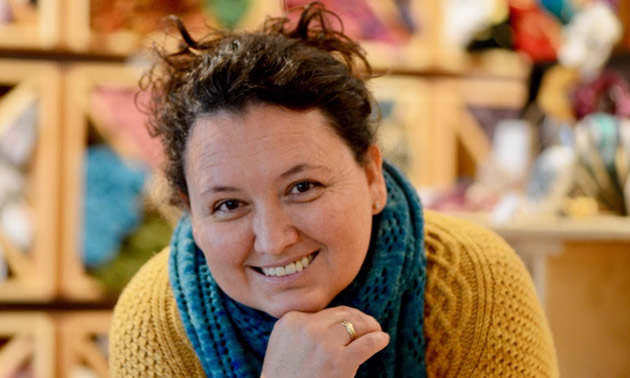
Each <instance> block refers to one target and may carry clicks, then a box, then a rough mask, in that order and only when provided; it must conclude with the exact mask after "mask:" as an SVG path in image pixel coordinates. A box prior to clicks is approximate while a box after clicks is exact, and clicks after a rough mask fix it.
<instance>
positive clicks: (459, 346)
mask: <svg viewBox="0 0 630 378" xmlns="http://www.w3.org/2000/svg"><path fill="white" fill-rule="evenodd" d="M425 217H426V219H427V222H426V226H425V238H426V239H425V246H426V253H427V271H428V272H429V273H428V277H427V286H426V291H425V319H424V326H425V335H426V339H427V347H426V348H427V350H426V352H427V353H426V361H427V370H428V373H429V376H434V377H556V376H558V370H557V361H556V359H555V350H554V348H553V342H552V339H551V333H550V331H549V327H548V324H547V321H546V319H545V316H544V314H543V312H542V309H541V307H540V305H539V303H538V299H537V298H536V294H535V291H534V287H533V284H532V282H531V279H530V277H529V275H528V273H527V271H526V269H525V266H524V265H523V263H522V262H521V260H520V259H519V258H518V256H516V254H515V253H514V252H513V251H512V249H511V248H510V247H509V246H508V245H507V244H506V243H505V242H504V241H503V240H502V239H501V238H500V237H498V236H497V235H496V234H494V233H492V232H490V231H488V230H485V229H483V228H482V227H479V226H476V225H474V224H471V223H468V222H465V221H462V220H457V219H454V218H450V217H446V216H443V215H440V214H437V213H433V212H429V211H427V212H425ZM429 219H430V220H431V221H428V220H429Z"/></svg>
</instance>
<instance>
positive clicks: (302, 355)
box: [261, 306, 389, 378]
mask: <svg viewBox="0 0 630 378" xmlns="http://www.w3.org/2000/svg"><path fill="white" fill-rule="evenodd" d="M344 320H346V321H348V322H350V323H352V325H353V326H354V329H355V331H356V334H357V337H356V339H355V340H354V341H352V339H351V337H350V334H349V333H348V331H347V330H346V328H345V327H344V326H343V325H342V324H341V322H342V321H344ZM387 344H389V335H388V334H387V333H385V332H383V331H382V330H381V325H380V324H378V322H377V321H376V319H374V318H373V317H371V316H369V315H367V314H364V313H362V312H361V311H359V310H357V309H355V308H351V307H346V306H339V307H333V308H327V309H325V310H322V311H319V312H316V313H305V312H297V311H292V312H288V313H286V314H285V315H284V316H283V317H281V318H280V319H279V320H278V321H277V322H276V324H275V326H274V327H273V330H272V332H271V336H270V338H269V344H268V345H267V351H266V353H265V360H264V362H263V369H262V375H261V377H264V378H280V377H331V378H332V377H344V378H346V377H354V376H355V374H356V372H357V370H358V368H359V365H361V364H362V363H364V362H365V361H367V360H368V359H369V358H370V357H372V356H373V355H374V354H376V353H377V352H378V351H380V350H382V349H384V348H385V347H386V346H387Z"/></svg>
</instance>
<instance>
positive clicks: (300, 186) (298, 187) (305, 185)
mask: <svg viewBox="0 0 630 378" xmlns="http://www.w3.org/2000/svg"><path fill="white" fill-rule="evenodd" d="M313 187H315V183H314V182H310V181H304V182H298V183H297V184H295V185H293V187H292V188H291V192H298V193H306V192H308V191H309V190H311V189H313Z"/></svg>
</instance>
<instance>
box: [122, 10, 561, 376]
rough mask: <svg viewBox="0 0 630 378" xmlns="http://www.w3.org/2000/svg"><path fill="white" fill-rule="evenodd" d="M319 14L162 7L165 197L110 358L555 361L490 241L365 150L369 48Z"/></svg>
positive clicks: (312, 372)
mask: <svg viewBox="0 0 630 378" xmlns="http://www.w3.org/2000/svg"><path fill="white" fill-rule="evenodd" d="M328 13H329V12H327V11H326V10H325V9H323V8H322V7H321V6H319V5H318V4H314V5H312V6H310V7H307V8H306V9H305V10H304V11H303V13H302V14H301V16H300V19H299V21H298V22H297V24H296V26H295V27H290V26H289V23H288V22H286V20H285V19H271V20H269V21H268V22H267V23H266V25H265V27H264V28H263V30H262V31H260V32H254V33H244V34H218V33H217V34H212V35H210V36H208V37H206V38H205V39H202V40H201V41H199V42H197V41H194V40H193V39H192V38H191V37H190V36H189V35H188V34H187V32H186V31H185V29H184V28H183V26H181V25H180V31H181V33H182V36H183V40H184V42H185V44H184V47H183V48H182V49H181V50H180V51H179V52H177V53H174V54H170V55H168V54H163V55H162V57H163V63H164V64H163V65H162V66H161V68H162V69H163V71H162V72H161V73H160V76H158V75H153V76H150V77H149V84H150V85H149V86H150V88H151V89H152V91H153V93H154V94H156V97H155V98H154V101H153V104H152V108H151V110H152V113H151V114H152V122H151V125H150V126H151V131H152V133H153V134H154V135H156V136H159V137H160V138H161V140H162V142H163V144H164V147H165V150H166V152H167V156H168V166H167V169H166V173H167V176H168V179H169V182H170V184H171V186H172V189H173V192H174V198H173V200H174V201H176V202H177V203H179V204H180V205H181V206H182V208H183V209H184V210H185V212H184V213H185V215H184V216H183V217H182V219H181V220H180V222H179V224H178V226H177V228H176V230H175V232H174V234H173V236H172V242H171V246H170V250H169V251H163V252H162V253H160V254H158V255H157V256H156V257H154V258H153V259H152V260H151V261H150V262H148V263H147V264H146V265H145V267H144V268H143V269H142V270H141V271H140V272H139V273H138V274H137V275H136V277H135V278H134V280H133V281H132V282H131V283H130V284H129V286H128V287H127V288H126V290H125V292H124V293H123V295H122V296H121V298H120V300H119V303H118V304H117V307H116V310H115V315H114V320H113V323H112V328H111V340H110V345H111V347H110V366H111V371H112V374H113V376H115V377H116V376H121V377H122V376H124V377H129V376H161V377H164V376H186V377H188V376H204V375H206V376H213V377H223V376H238V377H250V376H265V377H311V376H312V377H351V376H355V375H359V376H388V377H394V376H396V377H401V376H409V377H422V376H427V375H428V376H455V375H458V376H459V375H461V376H473V375H474V376H493V375H495V376H505V375H512V376H536V377H540V376H555V375H557V368H556V361H555V356H554V351H553V345H552V341H551V337H550V334H549V329H548V326H547V324H546V322H545V319H544V316H543V313H542V311H541V309H540V306H539V305H538V303H537V301H536V298H535V294H534V291H533V287H532V284H531V282H530V280H529V278H528V276H527V272H526V271H525V269H524V267H523V265H522V264H521V263H520V261H519V260H518V258H517V257H516V256H515V255H514V253H513V252H512V251H511V250H510V248H509V247H508V246H507V245H506V244H505V243H504V242H503V241H502V240H500V239H499V238H498V237H496V236H495V235H493V234H491V233H490V232H488V231H485V230H482V229H480V228H478V227H475V226H473V225H470V224H467V223H464V222H461V221H458V220H454V219H450V218H447V217H444V216H440V215H437V214H434V213H429V212H423V211H422V209H421V206H420V202H419V200H418V198H417V196H416V194H415V191H414V189H413V188H412V187H411V185H410V184H409V183H408V182H407V180H406V179H405V178H404V177H403V176H402V175H401V174H400V173H399V172H398V171H397V170H396V169H395V168H394V167H392V166H390V165H389V164H387V163H384V162H383V161H382V157H381V152H380V150H379V148H378V147H377V146H376V145H375V137H374V132H373V127H371V125H370V124H369V123H370V119H371V118H370V114H371V113H372V101H371V97H370V94H369V92H368V90H367V89H366V87H365V82H364V79H365V78H367V77H368V76H369V75H370V67H369V64H368V63H367V61H366V60H365V58H364V56H363V54H362V52H361V50H360V48H359V47H358V45H356V44H355V43H354V42H353V41H351V40H349V39H348V38H347V37H345V36H344V35H343V34H342V33H341V32H338V31H334V30H332V29H331V28H330V27H329V24H328V22H327V21H326V17H327V16H329V14H328ZM358 63H361V64H362V65H363V66H364V67H362V68H363V71H361V70H359V69H358V68H357V65H358ZM360 72H364V73H365V76H361V73H360Z"/></svg>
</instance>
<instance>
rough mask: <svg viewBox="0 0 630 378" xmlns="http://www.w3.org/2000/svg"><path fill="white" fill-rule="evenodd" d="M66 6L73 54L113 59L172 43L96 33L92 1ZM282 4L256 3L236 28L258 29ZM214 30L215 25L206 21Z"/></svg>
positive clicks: (70, 0) (69, 0) (68, 1)
mask: <svg viewBox="0 0 630 378" xmlns="http://www.w3.org/2000/svg"><path fill="white" fill-rule="evenodd" d="M61 1H62V2H63V4H64V6H63V17H64V19H65V22H64V27H65V30H64V44H65V45H66V46H67V47H68V48H69V49H70V50H72V51H78V52H91V53H101V54H113V55H128V54H132V53H135V52H137V51H138V50H140V49H141V48H142V47H143V44H145V42H146V41H156V42H158V43H163V42H164V43H168V42H172V41H170V40H167V38H166V36H165V35H164V34H163V33H160V32H156V33H152V34H149V35H148V36H144V35H140V34H139V33H136V32H134V31H130V30H120V31H117V32H113V33H102V32H96V31H94V30H92V29H91V28H90V5H91V1H92V0H82V1H78V2H77V1H75V0H61ZM279 1H280V0H256V1H252V2H251V6H252V8H251V9H250V10H249V11H248V12H247V14H246V15H245V16H244V17H243V18H242V20H241V22H240V23H239V24H238V25H237V26H236V27H237V28H248V27H256V26H259V25H260V24H261V23H262V22H263V21H264V20H265V17H266V15H268V14H277V13H278V9H279ZM206 21H207V23H208V24H209V25H211V26H216V25H217V23H216V21H213V20H212V19H211V18H209V17H206Z"/></svg>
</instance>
